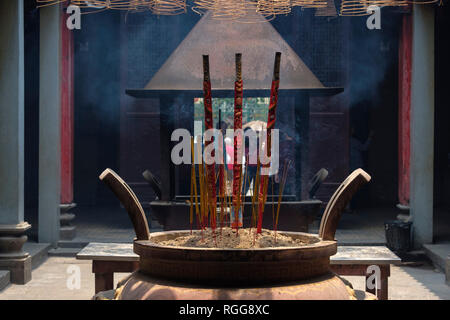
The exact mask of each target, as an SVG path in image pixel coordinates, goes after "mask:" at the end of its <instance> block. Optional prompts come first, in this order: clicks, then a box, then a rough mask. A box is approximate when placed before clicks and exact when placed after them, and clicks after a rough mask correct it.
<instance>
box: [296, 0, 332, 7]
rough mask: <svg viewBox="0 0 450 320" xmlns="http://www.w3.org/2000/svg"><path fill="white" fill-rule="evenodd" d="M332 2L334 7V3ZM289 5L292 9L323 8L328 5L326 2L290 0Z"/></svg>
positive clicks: (318, 0) (324, 0)
mask: <svg viewBox="0 0 450 320" xmlns="http://www.w3.org/2000/svg"><path fill="white" fill-rule="evenodd" d="M331 2H333V6H334V1H332V0H331ZM291 5H292V6H293V7H303V8H325V7H326V6H327V5H328V2H327V0H291Z"/></svg>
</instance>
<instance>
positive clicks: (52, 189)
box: [38, 5, 61, 247]
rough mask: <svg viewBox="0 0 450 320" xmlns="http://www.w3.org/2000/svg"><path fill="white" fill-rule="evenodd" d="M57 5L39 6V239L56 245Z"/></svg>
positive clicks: (58, 177)
mask: <svg viewBox="0 0 450 320" xmlns="http://www.w3.org/2000/svg"><path fill="white" fill-rule="evenodd" d="M60 10H61V9H60V6H59V5H53V6H48V7H43V8H40V9H39V11H40V56H39V59H40V63H39V64H40V71H39V74H40V75H39V234H38V236H39V242H46V243H50V244H52V245H53V246H54V247H56V246H57V244H58V241H59V227H60V208H59V204H60V199H61V198H60V184H61V166H60V162H61V152H60V149H61V148H60V147H61V140H60V128H61V127H60V120H61V112H60V111H61V108H60V106H61V89H60V88H61V85H60V81H61V72H60V61H61V33H60V30H61V29H60V20H61V14H60V12H61V11H60Z"/></svg>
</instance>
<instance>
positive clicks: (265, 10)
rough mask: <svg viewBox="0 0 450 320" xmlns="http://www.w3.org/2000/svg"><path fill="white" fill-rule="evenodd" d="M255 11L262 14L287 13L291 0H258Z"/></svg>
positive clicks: (289, 9)
mask: <svg viewBox="0 0 450 320" xmlns="http://www.w3.org/2000/svg"><path fill="white" fill-rule="evenodd" d="M257 11H258V13H262V14H273V15H280V14H288V13H290V12H291V0H259V1H258V6H257Z"/></svg>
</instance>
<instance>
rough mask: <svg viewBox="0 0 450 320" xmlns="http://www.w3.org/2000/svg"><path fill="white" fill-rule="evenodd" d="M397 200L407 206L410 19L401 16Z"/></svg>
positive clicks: (405, 15)
mask: <svg viewBox="0 0 450 320" xmlns="http://www.w3.org/2000/svg"><path fill="white" fill-rule="evenodd" d="M399 40H400V41H399V70H398V71H399V101H398V103H399V105H398V112H399V114H398V121H399V122H398V130H399V132H398V198H399V203H400V204H402V205H409V184H410V181H409V167H410V112H411V59H412V17H411V15H410V14H404V15H403V21H402V29H401V33H400V39H399Z"/></svg>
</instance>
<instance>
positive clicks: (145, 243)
mask: <svg viewBox="0 0 450 320" xmlns="http://www.w3.org/2000/svg"><path fill="white" fill-rule="evenodd" d="M197 231H198V230H197ZM190 232H191V231H190V230H171V231H161V232H153V233H151V235H150V239H149V240H135V241H134V252H135V253H137V254H140V253H141V251H140V250H139V247H141V248H142V247H147V248H153V249H167V250H173V251H186V250H190V251H195V252H201V251H206V252H212V251H214V252H219V251H223V252H229V253H231V252H249V251H251V252H266V253H271V252H272V253H275V252H280V251H297V250H302V251H308V250H311V249H318V248H326V247H330V246H331V247H333V246H334V247H337V242H336V241H335V240H334V241H329V240H327V241H325V240H322V239H321V238H320V237H319V236H318V235H317V234H312V233H306V232H292V231H282V230H281V231H277V233H278V234H283V235H288V236H302V237H307V238H314V239H315V240H317V241H315V242H314V243H311V244H306V245H302V246H288V247H266V248H211V247H186V246H170V245H161V244H158V243H156V242H154V241H152V238H156V237H161V236H166V235H189V234H190ZM335 253H336V252H335ZM335 253H333V254H335ZM333 254H331V255H333Z"/></svg>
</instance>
